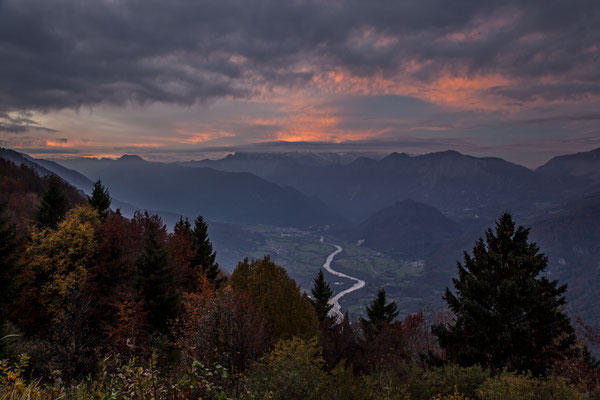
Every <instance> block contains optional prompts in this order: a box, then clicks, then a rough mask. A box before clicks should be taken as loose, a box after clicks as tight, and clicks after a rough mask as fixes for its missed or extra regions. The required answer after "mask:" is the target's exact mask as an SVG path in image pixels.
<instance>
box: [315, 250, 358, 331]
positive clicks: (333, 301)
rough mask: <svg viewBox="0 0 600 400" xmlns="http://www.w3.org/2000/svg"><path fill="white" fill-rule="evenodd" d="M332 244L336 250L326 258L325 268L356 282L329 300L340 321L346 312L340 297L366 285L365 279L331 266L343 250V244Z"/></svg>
mask: <svg viewBox="0 0 600 400" xmlns="http://www.w3.org/2000/svg"><path fill="white" fill-rule="evenodd" d="M331 245H332V246H333V247H335V250H334V251H333V252H332V253H331V254H329V255H328V256H327V259H326V260H325V264H323V268H324V269H325V271H327V272H329V273H330V274H333V275H335V276H339V277H340V278H346V279H350V280H352V281H354V282H356V283H355V284H354V285H352V286H351V287H349V288H348V289H346V290H343V291H341V292H339V293H338V294H336V295H335V296H333V298H332V299H330V300H329V304H332V305H333V308H332V309H331V312H332V313H334V314H335V315H336V317H337V319H338V321H341V320H342V319H343V318H344V314H342V306H340V299H341V298H342V297H344V296H345V295H347V294H348V293H352V292H354V291H355V290H359V289H361V288H363V287H364V286H365V281H363V280H361V279H358V278H355V277H353V276H350V275H346V274H344V273H343V272H338V271H336V270H334V269H333V268H331V262H332V261H333V259H334V258H335V256H337V255H338V254H340V253H341V252H342V250H343V248H342V246H338V245H337V244H331Z"/></svg>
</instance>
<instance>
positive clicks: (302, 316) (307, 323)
mask: <svg viewBox="0 0 600 400" xmlns="http://www.w3.org/2000/svg"><path fill="white" fill-rule="evenodd" d="M229 281H230V285H231V287H232V288H233V289H235V290H241V291H245V292H247V293H248V295H249V296H250V298H251V299H252V301H253V302H254V304H256V305H257V306H258V308H260V309H261V310H262V311H263V312H264V314H265V316H266V317H267V319H268V320H269V321H270V322H271V324H272V325H273V330H274V334H275V336H276V338H281V339H290V338H291V337H293V336H299V337H302V338H311V337H313V336H316V335H317V332H318V320H317V316H316V314H315V310H314V309H313V307H312V305H311V303H310V300H309V298H308V296H306V294H303V293H301V292H300V290H299V289H298V286H296V282H295V281H294V280H293V279H292V278H290V277H289V276H288V274H287V272H286V271H285V269H283V268H282V267H280V266H279V265H277V264H275V263H274V262H273V261H271V259H270V258H269V257H268V256H265V258H263V259H261V260H253V261H252V262H249V261H248V259H245V260H244V261H242V262H240V263H239V264H238V266H237V267H236V269H235V271H233V274H232V275H231V278H230V279H229Z"/></svg>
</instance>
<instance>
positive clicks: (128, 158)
mask: <svg viewBox="0 0 600 400" xmlns="http://www.w3.org/2000/svg"><path fill="white" fill-rule="evenodd" d="M117 161H127V162H145V161H146V160H144V159H143V158H142V157H140V156H137V155H135V154H124V155H122V156H121V157H120V158H119V159H118V160H117Z"/></svg>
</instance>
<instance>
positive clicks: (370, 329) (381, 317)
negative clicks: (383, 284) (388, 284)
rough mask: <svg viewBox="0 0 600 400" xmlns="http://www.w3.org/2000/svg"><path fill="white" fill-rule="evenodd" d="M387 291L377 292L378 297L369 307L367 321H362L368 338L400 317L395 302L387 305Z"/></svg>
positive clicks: (362, 319)
mask: <svg viewBox="0 0 600 400" xmlns="http://www.w3.org/2000/svg"><path fill="white" fill-rule="evenodd" d="M385 297H386V296H385V289H383V288H381V289H379V291H378V292H377V297H376V298H375V300H373V303H371V306H370V307H369V306H367V319H365V318H362V317H361V319H360V323H361V325H362V328H363V332H364V333H365V335H366V336H367V338H368V337H370V336H374V335H377V334H378V333H380V332H381V331H382V330H383V328H384V327H385V326H386V325H387V324H390V323H391V322H392V321H393V320H394V318H396V317H397V316H398V305H397V304H396V302H395V301H392V302H391V303H389V304H386V298H385Z"/></svg>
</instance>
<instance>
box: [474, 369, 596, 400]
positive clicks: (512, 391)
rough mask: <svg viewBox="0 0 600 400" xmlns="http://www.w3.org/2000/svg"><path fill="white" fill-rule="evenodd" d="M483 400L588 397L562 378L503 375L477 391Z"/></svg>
mask: <svg viewBox="0 0 600 400" xmlns="http://www.w3.org/2000/svg"><path fill="white" fill-rule="evenodd" d="M477 394H478V396H479V398H481V399H485V400H548V399H553V400H584V399H587V398H588V397H587V396H586V395H585V394H583V393H581V392H579V391H578V390H577V389H576V388H575V387H574V386H570V385H569V384H567V382H566V381H565V380H564V379H563V378H559V377H552V378H548V379H536V378H533V377H531V375H516V374H514V373H503V374H501V375H498V376H495V377H493V378H490V379H488V380H487V381H486V382H485V383H484V384H483V385H481V387H480V388H479V390H477Z"/></svg>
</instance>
